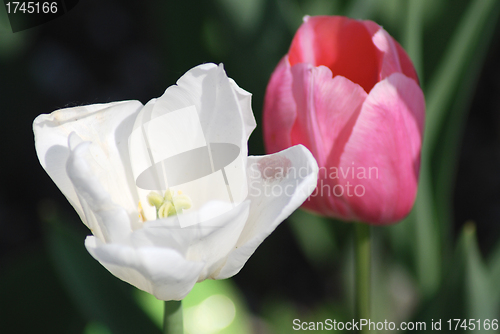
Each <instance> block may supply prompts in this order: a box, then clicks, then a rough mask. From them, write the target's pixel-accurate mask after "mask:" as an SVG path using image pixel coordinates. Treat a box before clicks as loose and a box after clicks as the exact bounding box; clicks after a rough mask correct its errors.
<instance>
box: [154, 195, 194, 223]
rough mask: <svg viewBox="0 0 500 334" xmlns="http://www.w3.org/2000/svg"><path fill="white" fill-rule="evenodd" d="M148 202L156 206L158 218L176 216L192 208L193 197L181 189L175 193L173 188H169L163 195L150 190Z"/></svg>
mask: <svg viewBox="0 0 500 334" xmlns="http://www.w3.org/2000/svg"><path fill="white" fill-rule="evenodd" d="M148 203H149V205H151V206H154V207H155V208H156V218H157V219H161V218H167V217H169V216H175V215H177V214H180V213H182V212H184V210H187V209H189V208H191V206H192V204H193V202H192V201H191V198H190V197H189V196H187V195H184V194H183V193H182V192H181V191H178V192H177V194H175V193H174V192H173V191H172V190H170V189H167V191H165V194H164V195H163V196H162V195H160V194H159V193H157V192H154V191H152V192H150V193H149V194H148Z"/></svg>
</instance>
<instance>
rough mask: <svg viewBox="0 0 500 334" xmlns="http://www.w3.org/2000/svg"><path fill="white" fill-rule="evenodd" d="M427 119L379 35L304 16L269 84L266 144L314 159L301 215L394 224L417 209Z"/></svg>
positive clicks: (365, 27)
mask: <svg viewBox="0 0 500 334" xmlns="http://www.w3.org/2000/svg"><path fill="white" fill-rule="evenodd" d="M424 114H425V101H424V95H423V93H422V90H421V89H420V87H419V81H418V78H417V74H416V72H415V69H414V67H413V65H412V62H411V60H410V58H409V57H408V55H407V54H406V53H405V51H404V50H403V48H402V47H401V46H400V45H399V44H398V43H397V42H396V41H395V40H394V39H393V38H392V37H391V36H390V35H389V34H388V33H387V32H386V31H385V30H384V29H383V28H382V27H380V26H379V25H377V24H376V23H374V22H372V21H358V20H353V19H349V18H346V17H341V16H316V17H307V16H306V17H305V18H304V23H303V24H302V25H301V27H300V28H299V29H298V31H297V33H296V34H295V37H294V38H293V41H292V44H291V46H290V50H289V52H288V54H287V55H285V57H284V58H283V59H282V60H281V61H280V62H279V64H278V66H277V68H276V69H275V70H274V72H273V74H272V76H271V79H270V81H269V85H268V87H267V91H266V97H265V104H264V137H265V143H266V148H267V151H268V152H270V153H274V152H278V151H280V150H283V149H285V148H287V147H291V146H292V145H297V144H303V145H305V146H306V147H307V148H309V149H310V150H311V152H312V154H313V155H314V157H315V158H316V160H317V162H318V165H319V168H320V169H319V175H318V187H317V189H316V191H315V192H314V193H313V194H312V195H311V197H310V198H309V199H308V200H307V201H306V202H305V203H304V207H305V208H307V209H309V210H312V211H314V212H317V213H320V214H323V215H326V216H330V217H336V218H340V219H343V220H347V221H362V222H365V223H369V224H374V225H384V224H391V223H395V222H398V221H400V220H401V219H402V218H404V217H405V216H406V215H407V214H408V213H409V212H410V210H411V208H412V206H413V203H414V201H415V197H416V192H417V185H418V174H419V169H420V150H421V146H422V137H423V131H424Z"/></svg>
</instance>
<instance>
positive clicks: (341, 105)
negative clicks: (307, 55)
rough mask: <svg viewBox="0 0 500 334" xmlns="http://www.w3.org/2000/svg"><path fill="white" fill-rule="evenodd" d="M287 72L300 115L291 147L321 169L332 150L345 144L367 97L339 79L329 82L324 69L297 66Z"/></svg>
mask: <svg viewBox="0 0 500 334" xmlns="http://www.w3.org/2000/svg"><path fill="white" fill-rule="evenodd" d="M291 71H292V78H293V79H292V92H293V96H294V99H295V105H296V107H297V109H298V110H301V111H302V112H301V113H299V114H297V118H296V120H295V123H294V125H293V128H292V131H291V134H292V138H293V139H292V145H297V144H303V145H304V146H306V147H307V148H309V149H310V150H311V152H312V153H313V154H314V156H315V157H316V159H317V160H318V164H319V165H320V166H325V163H326V159H327V157H328V155H329V154H330V151H331V150H332V147H334V146H336V145H339V144H340V143H341V142H342V141H345V140H347V139H346V138H348V136H349V134H350V131H351V130H350V129H352V127H353V126H354V123H355V121H356V118H357V115H358V114H359V111H360V110H361V105H362V104H363V102H364V101H365V99H366V96H367V94H366V92H365V91H364V90H363V88H361V87H360V86H359V85H357V84H355V83H353V82H351V81H350V80H348V79H346V78H344V77H342V76H336V77H335V78H332V72H331V71H330V69H329V68H327V67H325V66H318V67H312V66H311V65H309V64H297V65H295V66H293V67H292V68H291Z"/></svg>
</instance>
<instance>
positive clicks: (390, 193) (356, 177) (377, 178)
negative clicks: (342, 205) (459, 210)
mask: <svg viewBox="0 0 500 334" xmlns="http://www.w3.org/2000/svg"><path fill="white" fill-rule="evenodd" d="M424 112H425V101H424V96H423V93H422V90H421V89H420V87H419V86H418V85H417V83H416V82H415V81H414V80H413V79H410V78H408V77H406V76H404V75H403V74H401V73H394V74H392V75H391V76H389V77H388V78H386V79H385V80H383V81H381V82H379V83H378V84H377V85H375V87H374V88H373V89H372V91H371V92H370V94H369V95H368V98H367V99H366V102H365V103H364V105H363V107H362V110H361V113H360V115H359V117H358V121H357V123H356V125H355V126H354V129H353V132H352V135H351V138H350V139H349V141H348V142H347V144H346V146H345V149H344V152H343V154H342V156H341V160H340V164H339V165H338V166H339V171H342V172H343V173H345V174H347V175H342V176H340V178H339V180H338V181H339V184H340V185H342V186H343V189H344V195H343V198H344V200H346V201H347V202H349V205H350V207H351V208H352V210H353V212H354V213H355V215H356V217H357V219H360V220H362V221H365V222H370V223H374V224H389V223H394V222H396V221H399V220H401V219H402V218H404V217H405V216H406V215H407V214H408V213H409V212H410V210H411V208H412V206H413V202H414V200H415V195H416V190H417V183H418V173H419V166H420V149H421V143H422V135H423V125H424ZM329 165H331V166H333V164H329ZM349 168H351V169H349ZM353 168H355V169H354V173H353ZM370 168H371V170H370ZM363 171H364V174H363V173H362V172H363ZM369 172H371V174H370V173H369ZM349 184H350V185H351V187H350V190H351V195H349V194H348V193H347V191H348V189H349ZM356 186H358V188H357V190H358V191H357V194H356V193H355V190H356V188H355V187H356ZM363 189H364V192H362V190H363ZM361 193H363V195H362V196H359V195H360V194H361Z"/></svg>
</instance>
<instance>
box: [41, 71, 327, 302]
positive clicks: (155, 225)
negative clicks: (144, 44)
mask: <svg viewBox="0 0 500 334" xmlns="http://www.w3.org/2000/svg"><path fill="white" fill-rule="evenodd" d="M255 125H256V123H255V119H254V116H253V113H252V109H251V94H250V93H248V92H246V91H244V90H243V89H241V88H240V87H238V86H237V85H236V83H235V82H234V81H233V80H232V79H230V78H228V77H227V76H226V73H225V71H224V69H223V67H222V65H220V66H217V65H214V64H204V65H200V66H197V67H195V68H193V69H191V70H190V71H188V72H187V73H186V74H185V75H183V76H182V77H181V78H180V79H179V80H178V82H177V85H174V86H171V87H169V88H168V89H167V90H166V91H165V93H164V94H163V95H162V96H161V97H160V98H158V99H152V100H151V101H149V102H148V103H147V104H146V105H145V106H143V105H142V104H141V103H140V102H138V101H123V102H114V103H107V104H96V105H90V106H80V107H74V108H67V109H61V110H57V111H54V112H53V113H51V114H44V115H40V116H38V117H37V118H36V119H35V121H34V124H33V128H34V133H35V145H36V151H37V154H38V158H39V160H40V163H41V165H42V166H43V168H44V169H45V170H46V171H47V173H48V174H49V176H50V177H51V178H52V180H53V181H54V182H55V183H56V185H57V186H58V187H59V189H60V190H61V191H62V192H63V193H64V195H65V196H66V198H67V199H68V201H69V202H70V203H71V205H73V207H74V208H75V210H76V211H77V213H78V214H79V216H80V218H81V219H82V221H83V222H84V223H85V225H87V227H88V228H89V229H90V230H91V231H92V234H93V235H91V236H88V237H87V239H86V240H85V247H86V248H87V250H88V251H89V253H90V254H91V255H92V256H93V257H94V258H95V259H96V260H97V261H99V262H100V263H101V264H102V265H103V266H104V267H106V268H107V269H108V270H109V271H110V272H111V273H112V274H113V275H115V276H117V277H118V278H120V279H122V280H124V281H126V282H128V283H130V284H132V285H135V286H136V287H138V288H139V289H142V290H144V291H147V292H149V293H151V294H153V295H154V296H155V297H156V298H158V299H161V300H181V299H182V298H184V297H185V296H186V295H187V294H188V292H189V291H190V290H191V289H192V288H193V285H194V284H195V283H196V282H200V281H203V280H205V279H207V278H210V279H223V278H227V277H230V276H233V275H235V274H236V273H237V272H238V271H239V270H240V269H241V268H242V266H243V265H244V263H245V262H246V261H247V260H248V258H249V257H250V256H251V254H252V253H253V252H254V251H255V249H256V248H257V247H258V246H259V244H260V243H261V242H262V241H263V240H264V239H265V238H266V237H267V236H268V235H269V234H270V233H271V232H272V231H273V230H274V229H275V228H276V226H277V225H278V224H279V223H280V222H282V221H283V220H284V219H285V218H286V217H288V216H289V215H290V214H291V213H292V212H293V211H294V210H295V209H297V208H298V207H299V206H300V205H301V204H302V203H303V202H304V201H305V200H306V199H307V198H308V196H309V195H310V194H311V192H312V191H313V190H314V187H315V186H316V182H317V173H318V167H317V164H316V161H315V159H314V158H313V156H312V155H311V153H310V152H309V150H308V149H307V148H305V147H304V146H301V145H298V146H294V147H292V148H289V149H286V150H284V151H282V152H279V153H276V154H272V155H267V156H247V152H248V151H247V141H248V138H249V136H250V134H251V132H252V131H253V129H254V128H255Z"/></svg>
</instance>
